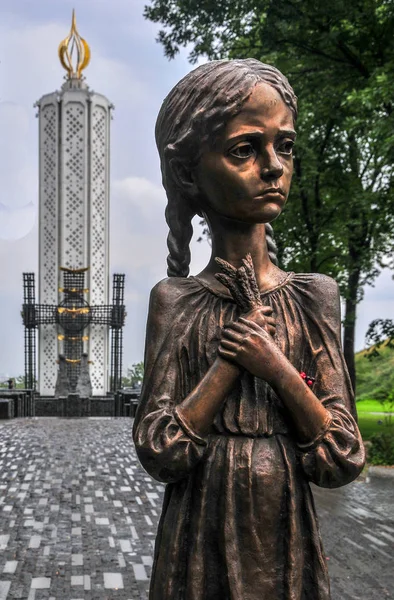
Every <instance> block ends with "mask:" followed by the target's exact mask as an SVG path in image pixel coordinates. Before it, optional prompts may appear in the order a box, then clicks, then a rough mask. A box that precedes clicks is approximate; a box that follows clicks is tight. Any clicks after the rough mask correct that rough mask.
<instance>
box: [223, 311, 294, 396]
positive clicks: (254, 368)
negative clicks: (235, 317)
mask: <svg viewBox="0 0 394 600" xmlns="http://www.w3.org/2000/svg"><path fill="white" fill-rule="evenodd" d="M253 312H254V311H253ZM260 316H261V315H260ZM272 329H274V327H273V326H272V325H270V324H268V325H267V329H265V328H264V327H261V326H260V325H257V323H255V322H254V321H252V320H250V319H246V318H244V317H240V319H239V321H237V322H236V323H232V324H231V325H229V326H227V327H225V328H224V330H223V335H222V340H221V342H220V345H219V348H218V353H219V355H220V356H221V357H222V358H225V359H226V360H229V361H232V362H235V363H236V364H238V365H239V366H241V367H243V368H244V369H246V370H247V371H249V373H251V374H252V375H254V376H255V377H259V378H260V379H264V380H265V381H267V382H268V383H269V384H270V385H273V384H274V382H275V381H276V379H277V378H278V375H279V374H280V370H281V367H282V366H283V363H284V362H286V361H287V359H286V357H285V356H284V354H283V353H282V352H281V351H280V349H279V348H278V346H277V345H276V344H275V342H274V341H273V339H272V333H271V331H268V330H272Z"/></svg>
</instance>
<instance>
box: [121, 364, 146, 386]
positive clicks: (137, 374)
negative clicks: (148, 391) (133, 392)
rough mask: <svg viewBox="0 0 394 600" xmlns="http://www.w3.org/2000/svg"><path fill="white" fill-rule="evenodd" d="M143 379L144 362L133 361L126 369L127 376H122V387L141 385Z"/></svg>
mask: <svg viewBox="0 0 394 600" xmlns="http://www.w3.org/2000/svg"><path fill="white" fill-rule="evenodd" d="M143 379H144V363H143V362H142V361H141V362H139V363H134V364H133V365H131V367H129V368H128V369H127V376H126V377H122V383H123V386H124V387H134V386H136V385H141V384H142V380H143Z"/></svg>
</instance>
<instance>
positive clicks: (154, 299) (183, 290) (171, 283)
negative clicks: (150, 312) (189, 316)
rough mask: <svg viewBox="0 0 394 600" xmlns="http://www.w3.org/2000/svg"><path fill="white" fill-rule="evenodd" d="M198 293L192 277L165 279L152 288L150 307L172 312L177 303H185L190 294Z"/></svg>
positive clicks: (198, 288)
mask: <svg viewBox="0 0 394 600" xmlns="http://www.w3.org/2000/svg"><path fill="white" fill-rule="evenodd" d="M199 291H200V286H199V285H198V283H197V282H196V281H195V280H194V278H193V277H166V278H165V279H162V280H161V281H159V282H158V283H157V284H156V285H155V286H154V287H153V288H152V291H151V294H150V307H151V308H152V307H153V306H154V308H155V309H158V310H171V311H173V310H176V306H177V305H179V303H184V302H187V300H188V299H190V296H191V294H193V293H197V292H199Z"/></svg>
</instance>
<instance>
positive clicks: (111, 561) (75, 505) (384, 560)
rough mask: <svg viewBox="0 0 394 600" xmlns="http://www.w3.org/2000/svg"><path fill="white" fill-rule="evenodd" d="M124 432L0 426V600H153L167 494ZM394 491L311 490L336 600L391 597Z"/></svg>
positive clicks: (99, 427)
mask: <svg viewBox="0 0 394 600" xmlns="http://www.w3.org/2000/svg"><path fill="white" fill-rule="evenodd" d="M131 428H132V419H128V418H117V419H116V418H88V419H58V418H30V419H17V420H9V421H2V422H0V461H1V470H0V518H1V532H0V600H11V599H16V598H18V599H24V600H43V599H44V598H45V599H48V600H82V599H84V600H96V599H97V600H99V599H100V600H101V599H108V600H112V599H113V600H115V599H118V598H119V599H122V600H123V599H124V600H143V599H144V600H146V599H147V598H148V588H149V577H150V574H151V567H152V559H153V548H154V540H155V534H156V528H157V523H158V519H159V516H160V510H161V503H162V498H163V492H164V485H162V484H160V483H158V482H156V481H154V480H153V479H152V478H151V477H149V476H148V475H147V474H146V473H145V472H144V471H143V469H142V468H141V466H140V464H139V462H138V458H137V456H136V453H135V450H134V446H133V443H132V437H131ZM392 481H393V480H390V479H387V480H384V479H374V478H373V479H371V480H368V478H367V479H366V478H365V477H363V478H361V479H359V480H358V481H356V482H355V483H353V484H350V485H349V486H346V487H344V488H341V489H338V490H323V489H317V488H314V493H315V498H316V501H317V507H318V511H319V514H320V521H321V528H322V535H323V542H324V547H325V554H326V560H327V561H328V565H329V570H330V576H331V586H332V598H333V600H384V599H386V598H393V597H394V596H393V587H394V586H393V571H392V559H393V551H394V519H393V516H392V492H393V484H392ZM239 600H242V599H239Z"/></svg>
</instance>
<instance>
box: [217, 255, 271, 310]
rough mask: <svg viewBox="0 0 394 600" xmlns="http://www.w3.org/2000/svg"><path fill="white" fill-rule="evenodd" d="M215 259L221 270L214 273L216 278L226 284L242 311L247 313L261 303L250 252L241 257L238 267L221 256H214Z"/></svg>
mask: <svg viewBox="0 0 394 600" xmlns="http://www.w3.org/2000/svg"><path fill="white" fill-rule="evenodd" d="M215 261H216V262H217V264H218V265H219V267H220V268H221V270H222V271H223V272H222V273H216V274H215V277H216V279H217V280H218V281H220V283H222V284H223V285H225V286H226V288H227V289H228V290H229V292H230V294H231V295H232V297H233V298H234V300H235V301H236V303H237V304H238V306H239V307H240V309H241V310H242V312H245V313H247V312H249V311H251V310H253V309H254V308H257V307H258V306H262V305H263V303H262V301H261V297H260V290H259V286H258V285H257V280H256V274H255V272H254V266H253V260H252V257H251V255H250V254H247V255H246V257H245V258H243V259H242V267H240V268H239V269H236V268H235V267H233V265H230V263H228V262H227V261H226V260H223V259H222V258H218V257H216V258H215Z"/></svg>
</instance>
